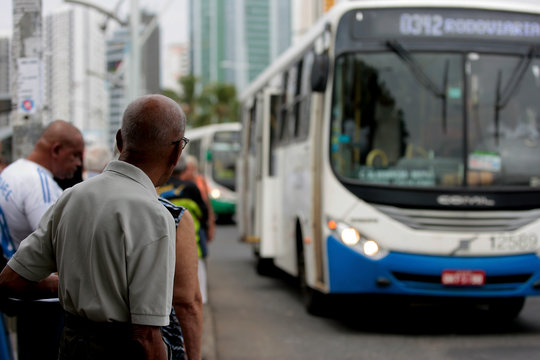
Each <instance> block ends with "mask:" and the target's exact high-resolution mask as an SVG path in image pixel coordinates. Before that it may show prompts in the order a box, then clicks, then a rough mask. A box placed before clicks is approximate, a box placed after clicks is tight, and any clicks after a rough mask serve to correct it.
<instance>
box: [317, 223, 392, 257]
mask: <svg viewBox="0 0 540 360" xmlns="http://www.w3.org/2000/svg"><path fill="white" fill-rule="evenodd" d="M328 228H329V229H330V230H331V231H332V233H333V234H334V235H335V236H336V237H337V238H338V239H339V240H340V241H341V242H342V243H344V244H345V245H347V246H349V247H351V248H353V249H355V250H356V251H358V252H359V253H361V254H362V255H364V256H365V257H367V258H370V259H374V260H378V259H381V258H383V257H385V256H386V255H387V254H388V251H386V250H385V249H383V248H381V246H380V245H379V243H378V242H377V241H375V240H373V239H368V238H367V237H365V236H363V235H361V234H360V232H359V231H358V230H357V229H355V228H354V227H352V226H350V225H348V224H346V223H343V222H340V221H335V220H329V221H328Z"/></svg>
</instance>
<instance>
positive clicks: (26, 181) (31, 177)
mask: <svg viewBox="0 0 540 360" xmlns="http://www.w3.org/2000/svg"><path fill="white" fill-rule="evenodd" d="M83 151H84V140H83V137H82V134H81V133H80V131H79V130H78V129H77V128H76V127H75V126H73V125H71V124H70V123H68V122H65V121H62V120H57V121H54V122H52V123H51V124H50V125H49V126H48V127H47V128H46V129H45V130H44V131H43V134H42V135H41V136H40V138H39V139H38V141H37V143H36V145H35V147H34V150H33V151H32V153H30V155H28V156H27V157H26V159H19V160H17V161H15V162H14V163H12V164H11V165H9V166H8V167H6V168H5V169H4V171H2V173H0V195H1V196H0V209H1V211H2V213H3V215H4V216H5V220H6V221H5V223H1V225H2V226H4V228H3V229H2V232H3V234H6V235H7V234H9V235H10V238H2V247H3V250H4V256H5V257H7V258H10V257H11V256H12V255H13V253H14V252H15V251H16V250H17V248H18V247H19V244H20V243H21V241H22V239H24V238H25V237H27V236H28V235H30V233H32V232H33V231H34V230H36V228H37V225H38V223H39V220H40V219H41V217H42V216H43V214H44V213H45V211H46V210H47V209H48V208H49V206H51V205H52V204H54V202H55V201H56V199H58V198H59V197H60V195H61V194H62V189H61V188H60V186H58V184H57V183H56V182H55V181H54V177H57V178H59V179H69V178H71V177H72V176H73V175H74V174H75V171H76V170H77V167H79V166H81V165H82V155H83ZM6 252H7V253H6Z"/></svg>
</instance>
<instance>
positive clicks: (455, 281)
mask: <svg viewBox="0 0 540 360" xmlns="http://www.w3.org/2000/svg"><path fill="white" fill-rule="evenodd" d="M441 282H442V284H443V285H455V286H482V285H484V284H485V283H486V273H485V272H484V271H482V270H444V271H443V272H442V275H441Z"/></svg>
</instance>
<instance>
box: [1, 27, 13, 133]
mask: <svg viewBox="0 0 540 360" xmlns="http://www.w3.org/2000/svg"><path fill="white" fill-rule="evenodd" d="M9 54H10V38H9V37H8V36H5V35H1V34H0V100H5V101H6V102H7V101H9V102H10V101H11V92H10V82H9V81H10V76H9V65H10V63H9V59H10V57H9ZM6 127H9V112H0V133H1V132H2V129H3V128H6Z"/></svg>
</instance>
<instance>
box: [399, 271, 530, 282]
mask: <svg viewBox="0 0 540 360" xmlns="http://www.w3.org/2000/svg"><path fill="white" fill-rule="evenodd" d="M392 275H394V276H395V278H396V279H398V280H400V281H414V282H419V283H431V284H440V283H441V276H440V275H437V276H433V275H419V274H408V273H402V272H393V273H392ZM531 276H532V274H517V275H499V276H486V285H492V284H523V283H526V282H527V281H529V279H530V278H531Z"/></svg>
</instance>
